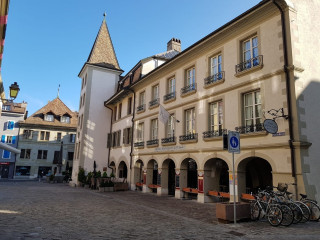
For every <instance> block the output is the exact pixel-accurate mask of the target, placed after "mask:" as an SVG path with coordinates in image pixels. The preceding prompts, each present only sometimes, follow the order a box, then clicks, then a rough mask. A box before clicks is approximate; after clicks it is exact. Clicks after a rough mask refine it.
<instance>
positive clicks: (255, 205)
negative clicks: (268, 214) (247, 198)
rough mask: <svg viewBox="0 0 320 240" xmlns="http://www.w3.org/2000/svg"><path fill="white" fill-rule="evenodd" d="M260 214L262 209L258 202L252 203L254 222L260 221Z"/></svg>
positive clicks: (251, 210) (251, 214)
mask: <svg viewBox="0 0 320 240" xmlns="http://www.w3.org/2000/svg"><path fill="white" fill-rule="evenodd" d="M260 212H261V209H260V207H259V204H258V202H254V203H252V204H251V209H250V216H251V220H253V221H257V220H259V217H260Z"/></svg>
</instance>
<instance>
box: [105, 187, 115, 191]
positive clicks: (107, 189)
mask: <svg viewBox="0 0 320 240" xmlns="http://www.w3.org/2000/svg"><path fill="white" fill-rule="evenodd" d="M104 191H105V192H113V191H114V187H105V188H104Z"/></svg>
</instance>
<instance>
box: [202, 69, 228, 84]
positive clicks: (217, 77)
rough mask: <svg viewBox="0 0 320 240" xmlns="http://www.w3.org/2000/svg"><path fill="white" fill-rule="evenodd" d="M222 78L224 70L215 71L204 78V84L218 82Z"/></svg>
mask: <svg viewBox="0 0 320 240" xmlns="http://www.w3.org/2000/svg"><path fill="white" fill-rule="evenodd" d="M223 79H224V72H219V73H216V74H214V75H212V76H209V77H207V78H205V79H204V85H209V84H211V83H215V82H219V81H221V80H223Z"/></svg>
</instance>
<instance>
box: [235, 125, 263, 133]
mask: <svg viewBox="0 0 320 240" xmlns="http://www.w3.org/2000/svg"><path fill="white" fill-rule="evenodd" d="M235 130H236V131H238V132H239V133H240V134H245V133H254V132H262V131H265V129H264V127H263V124H262V123H258V124H254V125H249V126H240V127H236V128H235Z"/></svg>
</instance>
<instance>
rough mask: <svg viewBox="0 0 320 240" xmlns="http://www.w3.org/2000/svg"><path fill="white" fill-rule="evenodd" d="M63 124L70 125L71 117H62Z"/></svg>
mask: <svg viewBox="0 0 320 240" xmlns="http://www.w3.org/2000/svg"><path fill="white" fill-rule="evenodd" d="M61 122H62V123H70V117H69V116H66V115H64V116H62V117H61Z"/></svg>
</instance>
